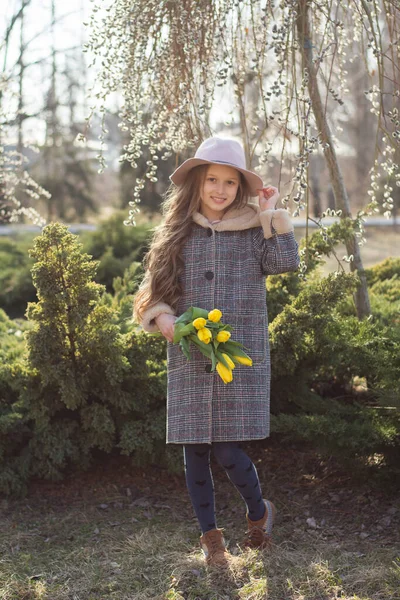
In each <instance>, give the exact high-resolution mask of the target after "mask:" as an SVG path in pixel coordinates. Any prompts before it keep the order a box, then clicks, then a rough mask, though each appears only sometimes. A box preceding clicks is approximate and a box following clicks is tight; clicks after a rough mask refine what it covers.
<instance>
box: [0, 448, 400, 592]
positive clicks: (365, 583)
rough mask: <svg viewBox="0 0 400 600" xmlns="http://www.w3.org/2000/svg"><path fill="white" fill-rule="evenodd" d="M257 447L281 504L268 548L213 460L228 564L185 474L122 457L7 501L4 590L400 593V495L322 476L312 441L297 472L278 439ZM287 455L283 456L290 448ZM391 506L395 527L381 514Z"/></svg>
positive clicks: (266, 482)
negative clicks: (210, 563) (217, 554)
mask: <svg viewBox="0 0 400 600" xmlns="http://www.w3.org/2000/svg"><path fill="white" fill-rule="evenodd" d="M260 452H261V457H262V462H261V463H260V464H258V466H257V469H258V472H259V474H260V479H261V481H262V482H263V486H264V487H268V489H269V492H270V495H271V497H273V498H274V501H276V503H277V505H278V509H279V513H278V518H277V522H276V525H275V530H274V537H275V545H274V546H273V548H272V549H271V550H269V551H263V552H262V551H258V550H242V548H241V539H242V537H243V534H244V531H245V529H244V504H243V503H242V500H241V499H240V497H239V496H238V494H237V492H236V490H235V489H234V488H233V486H232V484H231V483H230V482H229V481H228V479H227V477H226V476H225V473H223V472H222V471H221V470H218V469H217V467H216V466H215V465H214V466H213V474H214V481H215V488H216V505H217V519H218V526H219V527H223V528H224V535H225V538H226V540H227V543H228V545H229V549H230V551H231V552H232V555H233V559H232V564H231V567H230V569H229V571H228V572H226V573H223V572H221V571H219V570H218V569H210V568H206V567H205V564H204V560H203V556H202V553H201V550H200V546H199V535H200V532H199V530H198V526H197V522H196V519H195V517H194V515H193V511H192V508H191V506H190V504H189V499H188V495H187V491H186V488H185V484H184V479H183V476H169V475H168V474H166V473H161V472H159V470H157V469H153V470H150V471H147V472H146V471H137V472H136V471H135V472H133V471H132V468H131V466H130V463H129V462H126V461H125V459H123V460H122V461H121V462H119V463H117V468H116V465H112V466H111V467H110V468H106V470H105V471H104V473H99V472H98V471H97V472H92V473H87V474H76V475H75V476H70V478H69V480H67V481H66V482H64V483H59V484H57V483H54V484H49V483H45V482H36V483H35V484H33V486H32V489H31V491H30V493H29V495H28V496H27V497H26V498H25V499H18V500H11V499H5V498H4V499H3V500H2V513H3V514H2V529H1V533H0V541H1V546H2V554H1V556H2V558H1V561H0V598H1V600H67V599H68V600H103V599H110V600H111V599H114V600H128V599H129V600H133V599H134V600H150V599H152V600H231V599H232V600H233V599H234V600H244V599H246V600H261V599H268V600H286V599H287V600H306V599H307V600H317V599H318V600H322V599H324V600H325V599H326V600H328V599H329V600H330V599H332V600H333V599H336V598H341V599H342V600H350V599H351V600H372V599H373V600H395V599H399V598H400V593H399V590H400V558H399V555H400V552H399V546H398V542H399V535H398V533H399V531H398V526H397V523H398V520H399V518H398V517H399V515H400V511H399V508H398V499H397V500H396V499H394V500H393V498H391V497H390V494H389V495H387V497H385V496H384V495H383V494H382V490H379V489H377V490H375V491H374V490H371V489H370V488H369V487H368V486H367V487H366V486H365V484H362V483H360V484H357V487H356V488H355V487H354V485H353V484H354V482H351V480H350V481H349V478H346V477H344V478H342V479H340V477H338V476H337V475H335V474H334V473H332V472H331V473H328V474H327V473H326V472H325V474H324V475H322V472H320V470H321V468H322V467H321V466H319V467H318V465H320V463H321V461H320V460H319V459H318V457H315V456H314V455H311V457H310V454H309V452H308V451H307V452H303V453H302V452H300V453H299V452H296V453H295V454H294V453H293V451H292V463H293V464H292V465H291V467H290V469H289V472H287V470H286V469H284V472H283V471H281V470H279V469H277V468H276V467H275V471H274V470H272V471H271V468H272V469H273V466H272V465H274V464H277V463H276V459H277V458H278V456H279V453H278V449H276V451H275V449H273V448H272V449H271V448H266V449H263V450H261V451H260ZM249 454H250V452H249ZM280 456H281V463H282V462H283V463H285V461H287V460H288V459H289V456H290V452H286V454H285V453H282V450H281V455H280ZM307 457H308V458H307ZM253 460H256V459H255V457H254V455H253ZM258 461H260V459H258ZM310 461H311V463H310ZM118 465H119V466H118ZM310 467H311V468H310ZM264 468H265V471H264ZM324 468H326V465H325V467H324ZM312 471H314V473H313V475H314V476H313V477H310V474H311V472H312ZM305 475H306V477H304V476H305ZM310 482H312V483H310ZM349 486H351V489H350V487H349ZM304 492H306V493H304ZM338 496H339V497H340V498H341V499H342V500H343V502H344V504H343V505H342V504H341V503H340V502H339V503H338V501H337V497H338ZM332 497H333V498H334V499H333V500H332ZM348 498H349V499H350V498H351V499H352V504H350V503H349V502H348V500H347V499H348ZM327 499H330V501H329V500H328V501H327ZM377 502H378V506H381V510H382V514H380V513H379V510H378V512H377V504H376V503H377ZM396 502H397V504H396ZM361 507H363V509H362V510H361ZM388 510H389V513H388V512H387V511H388ZM360 513H361V514H360ZM309 514H310V515H312V516H313V517H314V518H315V521H316V523H317V526H316V528H313V529H310V527H308V526H307V523H306V520H307V518H308V515H309ZM387 514H390V515H391V517H389V519H390V520H391V522H390V524H389V525H390V526H389V528H388V527H382V526H380V525H379V523H380V522H381V521H380V520H379V519H381V518H382V515H383V517H384V518H386V522H387V519H388V517H387ZM374 519H375V520H374ZM360 531H365V532H367V533H366V536H367V537H365V538H364V539H363V538H361V537H360Z"/></svg>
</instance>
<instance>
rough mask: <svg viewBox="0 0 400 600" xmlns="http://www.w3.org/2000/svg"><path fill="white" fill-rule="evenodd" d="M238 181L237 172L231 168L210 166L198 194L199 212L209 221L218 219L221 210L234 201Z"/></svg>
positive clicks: (220, 215)
mask: <svg viewBox="0 0 400 600" xmlns="http://www.w3.org/2000/svg"><path fill="white" fill-rule="evenodd" d="M239 181H240V175H239V172H238V171H237V170H236V169H234V168H233V167H228V166H225V165H218V164H212V165H210V166H209V167H208V168H207V173H206V177H205V180H204V185H203V189H202V191H201V194H200V198H201V207H200V212H201V213H202V214H203V215H204V216H205V217H207V219H209V220H210V221H211V220H214V219H220V218H221V217H222V215H223V210H224V209H225V208H227V207H228V206H230V205H231V204H232V202H233V201H234V200H235V198H236V194H237V191H238V188H239Z"/></svg>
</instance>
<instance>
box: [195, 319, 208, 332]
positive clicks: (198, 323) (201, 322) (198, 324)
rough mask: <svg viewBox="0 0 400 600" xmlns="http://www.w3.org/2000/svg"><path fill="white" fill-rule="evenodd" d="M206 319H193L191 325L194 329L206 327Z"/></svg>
mask: <svg viewBox="0 0 400 600" xmlns="http://www.w3.org/2000/svg"><path fill="white" fill-rule="evenodd" d="M206 323H207V321H206V319H203V317H199V318H198V319H195V320H194V321H193V325H194V327H196V329H202V328H203V327H205V326H206Z"/></svg>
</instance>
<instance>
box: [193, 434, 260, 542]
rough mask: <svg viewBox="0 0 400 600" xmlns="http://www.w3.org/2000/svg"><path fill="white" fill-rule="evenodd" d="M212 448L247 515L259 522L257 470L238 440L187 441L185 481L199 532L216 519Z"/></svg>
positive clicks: (213, 523) (207, 529) (208, 529)
mask: <svg viewBox="0 0 400 600" xmlns="http://www.w3.org/2000/svg"><path fill="white" fill-rule="evenodd" d="M211 449H212V450H213V452H214V456H215V458H216V459H217V461H218V463H219V464H220V465H221V466H222V467H223V468H224V469H225V472H226V474H227V475H228V477H229V479H230V480H231V481H232V483H233V484H234V486H235V487H236V489H237V490H238V492H239V493H240V495H241V496H242V498H243V500H244V501H245V503H246V506H247V510H248V513H249V518H250V519H251V520H252V521H258V519H261V518H262V517H263V516H264V513H265V505H264V502H263V498H262V493H261V487H260V481H259V479H258V474H257V469H256V467H255V465H254V463H253V462H252V461H251V460H250V458H249V457H248V456H247V454H246V453H245V452H244V450H242V448H241V444H240V443H239V442H213V443H212V444H186V445H184V446H183V458H184V466H185V477H186V484H187V488H188V491H189V496H190V499H191V501H192V505H193V508H194V511H195V513H196V516H197V519H198V521H199V524H200V528H201V531H202V533H205V532H206V531H210V529H215V528H216V527H217V524H216V518H215V502H214V482H213V478H212V473H211V468H210V455H211Z"/></svg>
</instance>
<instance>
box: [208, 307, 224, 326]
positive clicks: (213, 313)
mask: <svg viewBox="0 0 400 600" xmlns="http://www.w3.org/2000/svg"><path fill="white" fill-rule="evenodd" d="M221 317H222V312H221V311H220V310H218V308H214V310H210V312H209V313H208V318H209V320H210V321H212V322H213V323H218V322H219V321H220V320H221Z"/></svg>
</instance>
